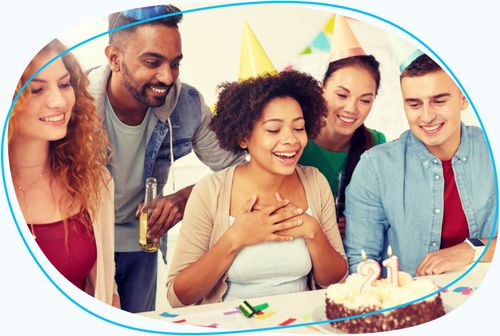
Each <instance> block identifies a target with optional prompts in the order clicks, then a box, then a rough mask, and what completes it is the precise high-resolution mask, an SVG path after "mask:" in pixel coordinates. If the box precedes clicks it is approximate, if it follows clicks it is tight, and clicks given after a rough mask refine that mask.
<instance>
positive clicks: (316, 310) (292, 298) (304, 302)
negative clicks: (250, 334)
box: [141, 263, 489, 334]
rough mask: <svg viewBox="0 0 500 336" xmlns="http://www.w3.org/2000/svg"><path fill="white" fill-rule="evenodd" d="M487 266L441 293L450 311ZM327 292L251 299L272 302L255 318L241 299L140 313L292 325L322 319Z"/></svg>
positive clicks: (249, 325) (317, 328) (241, 325)
mask: <svg viewBox="0 0 500 336" xmlns="http://www.w3.org/2000/svg"><path fill="white" fill-rule="evenodd" d="M488 267H489V263H480V264H478V265H477V266H476V267H475V268H473V269H472V270H471V272H469V273H468V274H467V275H466V276H465V277H463V278H462V279H460V280H459V281H458V282H456V283H454V284H452V285H451V286H450V287H449V288H447V289H446V290H445V291H444V292H442V293H441V297H442V299H443V303H444V305H445V309H446V311H447V312H449V311H450V310H453V309H455V308H456V307H458V306H460V305H461V304H462V303H463V302H465V301H466V300H467V299H468V298H469V297H470V295H471V294H473V293H474V291H475V290H476V289H477V287H478V286H479V284H480V283H481V281H482V279H483V278H484V275H485V274H486V271H487V269H488ZM464 271H466V269H464V270H463V271H460V272H453V273H447V274H442V275H434V276H427V277H425V278H429V279H431V280H432V281H433V282H434V283H435V284H436V285H438V286H440V287H444V286H446V285H448V284H450V283H451V282H453V281H455V280H456V279H457V278H458V277H460V276H461V275H462V274H464ZM325 292H326V290H316V291H308V292H300V293H293V294H285V295H276V296H269V297H263V298H256V299H249V300H248V302H250V304H252V305H254V306H255V305H258V304H261V303H268V304H269V308H267V309H266V310H264V311H263V312H264V313H265V315H262V316H258V315H256V316H253V317H252V318H246V317H245V316H244V315H243V314H241V313H239V312H238V311H237V309H236V307H237V306H238V305H239V304H241V302H240V301H232V302H221V303H216V304H207V305H200V306H189V307H183V308H177V309H171V310H170V311H168V312H163V311H153V312H146V313H142V314H141V315H143V316H148V317H151V318H155V319H163V320H165V321H169V322H176V323H187V324H191V325H197V326H208V327H211V328H221V329H233V330H234V329H239V330H242V329H259V328H272V327H276V326H278V325H279V324H280V323H283V322H285V321H289V322H290V321H291V319H293V322H291V323H290V324H289V325H294V324H302V323H310V322H314V321H318V320H322V318H321V317H324V305H325ZM275 331H283V332H287V333H294V332H295V333H301V334H304V333H327V332H328V333H331V332H332V330H331V327H329V325H328V324H321V325H312V326H300V327H294V328H286V329H277V330H275Z"/></svg>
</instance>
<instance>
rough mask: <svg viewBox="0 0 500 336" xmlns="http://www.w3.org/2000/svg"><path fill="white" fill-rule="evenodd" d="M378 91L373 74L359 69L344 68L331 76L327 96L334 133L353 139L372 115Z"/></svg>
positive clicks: (330, 126) (330, 127) (325, 92)
mask: <svg viewBox="0 0 500 336" xmlns="http://www.w3.org/2000/svg"><path fill="white" fill-rule="evenodd" d="M376 91H377V84H376V82H375V80H374V79H373V76H372V75H371V73H370V72H369V71H368V70H366V69H363V68H361V67H359V66H355V65H353V66H347V67H344V68H341V69H339V70H337V71H335V72H334V73H333V74H332V75H331V76H330V77H328V79H327V80H326V82H325V84H324V86H323V96H324V98H325V100H326V102H327V105H328V118H327V127H328V129H329V130H330V132H331V133H334V134H340V135H345V136H352V134H353V133H354V131H355V130H356V129H357V128H358V127H359V126H361V125H362V124H363V122H364V121H365V119H366V117H367V116H368V113H370V110H371V108H372V105H373V101H374V100H375V95H376Z"/></svg>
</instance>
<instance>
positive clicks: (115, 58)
mask: <svg viewBox="0 0 500 336" xmlns="http://www.w3.org/2000/svg"><path fill="white" fill-rule="evenodd" d="M104 53H105V54H106V57H107V58H108V63H109V66H110V67H111V71H113V72H120V57H121V54H120V50H119V49H118V48H116V47H115V46H113V45H111V44H110V45H108V46H107V47H106V49H104Z"/></svg>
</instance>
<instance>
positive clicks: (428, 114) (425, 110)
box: [422, 104, 436, 124]
mask: <svg viewBox="0 0 500 336" xmlns="http://www.w3.org/2000/svg"><path fill="white" fill-rule="evenodd" d="M435 118H436V112H435V111H434V108H433V107H432V106H430V105H429V104H424V105H423V107H422V122H424V123H426V124H430V123H431V122H432V121H433V120H434V119H435Z"/></svg>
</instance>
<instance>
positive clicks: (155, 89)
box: [150, 86, 167, 94]
mask: <svg viewBox="0 0 500 336" xmlns="http://www.w3.org/2000/svg"><path fill="white" fill-rule="evenodd" d="M150 88H151V90H153V92H154V93H157V94H164V93H165V92H167V89H158V88H154V87H151V86H150Z"/></svg>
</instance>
